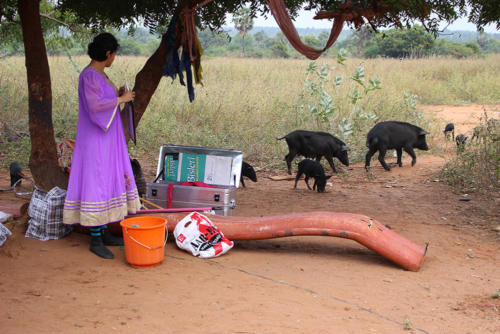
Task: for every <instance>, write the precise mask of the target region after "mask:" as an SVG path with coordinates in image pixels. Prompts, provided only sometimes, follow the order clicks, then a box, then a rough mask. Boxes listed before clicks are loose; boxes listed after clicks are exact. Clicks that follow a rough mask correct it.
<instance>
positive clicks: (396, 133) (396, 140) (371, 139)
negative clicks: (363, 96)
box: [365, 121, 429, 171]
mask: <svg viewBox="0 0 500 334" xmlns="http://www.w3.org/2000/svg"><path fill="white" fill-rule="evenodd" d="M427 133H428V132H427V131H425V130H422V129H421V128H419V127H418V126H416V125H413V124H410V123H406V122H397V121H388V122H380V123H378V124H376V125H375V126H374V127H373V128H372V129H371V130H370V132H368V135H367V140H366V147H368V152H367V153H366V160H365V169H366V170H367V171H368V169H369V167H370V159H371V157H372V156H373V155H374V154H375V152H377V151H379V155H378V160H379V161H380V163H381V164H382V166H383V167H384V168H385V169H386V170H391V168H390V167H389V166H388V165H387V164H386V163H385V159H384V157H385V152H386V151H387V150H388V149H395V150H396V152H397V155H398V165H399V167H402V166H403V163H402V162H401V155H402V150H404V151H405V152H406V153H408V154H409V155H410V156H411V157H412V160H411V165H412V166H414V165H415V163H416V162H417V157H416V155H415V152H414V151H413V149H414V148H418V149H420V150H424V151H427V150H428V149H429V147H428V146H427V143H426V141H425V135H426V134H427Z"/></svg>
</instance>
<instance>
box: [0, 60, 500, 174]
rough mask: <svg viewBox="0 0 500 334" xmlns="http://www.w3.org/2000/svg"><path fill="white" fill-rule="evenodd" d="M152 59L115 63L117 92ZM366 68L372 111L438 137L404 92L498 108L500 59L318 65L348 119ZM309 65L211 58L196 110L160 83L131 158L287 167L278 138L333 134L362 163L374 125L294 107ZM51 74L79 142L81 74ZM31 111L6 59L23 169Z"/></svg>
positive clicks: (12, 124) (5, 82)
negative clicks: (356, 75) (189, 154)
mask: <svg viewBox="0 0 500 334" xmlns="http://www.w3.org/2000/svg"><path fill="white" fill-rule="evenodd" d="M73 61H74V62H75V64H76V68H80V69H81V68H83V67H84V66H85V65H86V64H87V63H88V58H87V57H76V58H74V59H73ZM145 61H146V58H140V57H138V58H135V57H117V59H116V61H115V63H114V64H113V66H112V67H111V68H110V69H109V70H108V74H109V76H110V77H111V79H112V80H113V81H114V82H115V84H117V85H122V84H123V83H124V81H125V79H127V80H128V82H129V83H133V82H134V78H135V74H136V73H137V72H138V71H139V70H140V69H141V68H142V66H143V64H144V62H145ZM361 61H364V66H365V72H366V76H367V78H372V77H374V76H377V77H378V78H379V79H380V81H381V86H382V89H381V90H376V91H374V92H371V93H370V94H369V96H367V98H366V99H365V100H364V101H363V106H364V108H365V110H367V111H371V112H374V113H375V114H376V115H377V117H378V120H389V119H394V120H403V121H409V122H412V123H415V124H418V125H420V126H422V127H424V128H425V129H426V130H428V131H429V130H431V131H435V132H436V135H437V136H438V135H441V132H440V131H437V130H436V129H437V126H436V125H435V124H434V125H433V124H432V122H430V121H429V119H423V118H422V117H421V115H420V113H419V112H418V111H416V110H414V109H413V108H412V107H411V106H410V105H409V103H408V100H407V99H406V100H405V98H404V96H403V93H404V92H407V93H408V94H416V95H417V96H418V102H419V103H423V104H456V103H464V102H475V103H485V104H488V103H498V102H500V56H499V55H493V56H488V57H486V58H474V59H465V60H457V59H447V58H428V59H405V60H403V61H400V60H394V59H373V60H359V59H348V60H347V61H346V65H345V66H341V65H338V64H336V63H334V60H331V59H325V60H319V61H318V63H320V64H321V63H324V62H329V63H330V64H331V65H335V66H336V68H335V70H334V71H333V73H332V74H333V75H340V76H342V77H343V84H342V85H341V86H339V87H338V88H334V87H333V85H332V86H329V87H327V88H325V90H326V91H327V92H328V93H329V94H330V95H331V96H332V97H333V99H334V101H335V103H336V104H337V105H339V106H340V112H339V116H349V115H350V113H351V110H352V106H351V105H350V102H349V101H350V100H349V97H348V96H349V95H350V94H351V93H352V90H353V89H354V88H355V87H356V85H357V84H356V83H355V82H353V81H352V80H349V77H350V76H351V75H352V73H353V70H354V69H355V68H356V67H357V66H358V65H359V63H360V62H361ZM308 64H309V61H307V60H296V59H295V60H293V59H292V60H291V59H288V60H284V59H235V58H204V59H202V66H203V77H204V79H203V86H200V85H196V86H195V94H196V99H195V101H194V102H193V103H189V100H188V96H187V90H186V88H185V87H183V86H181V85H180V84H179V82H178V80H176V81H174V82H172V80H171V79H169V78H164V79H162V81H161V83H160V85H159V87H158V89H157V90H156V93H155V94H154V96H153V98H152V99H151V102H150V104H149V106H148V109H147V111H146V113H145V114H144V116H143V118H142V120H141V122H140V124H139V127H138V129H137V138H138V144H137V147H134V148H132V150H131V153H132V155H134V156H138V157H140V158H141V157H142V158H147V159H145V160H149V161H154V159H156V156H157V152H158V147H159V145H161V144H180V145H202V146H211V147H223V148H236V149H240V150H242V151H243V152H244V154H245V159H247V160H249V161H252V162H254V163H256V164H258V165H261V166H268V167H279V168H283V167H284V164H283V162H282V160H283V157H284V155H285V154H286V152H287V147H286V144H285V143H284V142H277V141H276V137H282V136H283V135H285V134H287V133H288V132H290V131H292V130H295V129H297V128H302V129H309V130H319V129H321V130H327V131H329V132H331V133H332V134H334V135H336V136H339V137H341V138H344V139H345V141H346V142H347V144H348V145H349V146H350V148H351V152H350V157H351V160H359V159H360V158H361V157H362V156H363V155H364V153H365V147H364V143H365V139H366V132H367V131H368V130H369V128H371V127H372V126H373V121H360V122H359V123H360V124H358V130H357V131H356V132H355V133H353V135H351V136H343V134H342V133H339V131H338V127H337V125H338V124H337V120H338V119H339V118H338V117H332V120H331V121H330V122H328V123H318V122H316V121H314V120H313V119H311V118H309V119H307V120H305V117H304V115H303V114H301V113H303V112H301V111H300V110H299V108H298V107H297V104H298V103H299V102H300V101H299V95H300V93H301V92H303V90H304V86H303V82H304V79H305V77H306V74H305V71H306V68H307V66H308ZM50 68H51V76H52V89H53V92H52V93H53V121H54V129H55V133H56V136H58V137H69V138H72V137H74V135H75V131H76V123H77V119H78V95H77V89H78V87H77V86H78V75H79V73H78V71H77V70H76V68H75V66H74V63H71V62H70V61H69V60H68V58H65V57H51V58H50ZM27 110H28V106H27V84H26V72H25V67H24V59H23V58H3V59H0V114H1V118H0V122H1V123H2V124H3V125H2V124H0V126H2V127H3V128H1V127H0V132H2V136H0V140H1V142H0V151H2V152H4V153H5V154H7V159H4V163H7V162H9V161H11V160H12V159H14V158H15V159H17V160H21V161H22V162H23V163H24V164H25V163H26V161H27V159H28V156H29V152H26V151H27V150H26V149H24V150H22V152H19V151H15V150H13V145H17V144H15V143H17V141H14V142H7V141H6V140H5V138H6V136H7V135H9V134H12V133H14V132H16V131H17V132H18V131H24V132H27V131H28V115H27ZM6 127H7V128H6ZM24 147H25V148H26V147H29V146H28V145H24ZM153 164H154V163H153Z"/></svg>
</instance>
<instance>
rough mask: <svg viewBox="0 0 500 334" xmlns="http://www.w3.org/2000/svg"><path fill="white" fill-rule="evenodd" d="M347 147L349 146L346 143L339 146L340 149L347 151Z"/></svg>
mask: <svg viewBox="0 0 500 334" xmlns="http://www.w3.org/2000/svg"><path fill="white" fill-rule="evenodd" d="M348 149H349V146H347V145H342V147H341V148H340V150H341V151H347V150H348Z"/></svg>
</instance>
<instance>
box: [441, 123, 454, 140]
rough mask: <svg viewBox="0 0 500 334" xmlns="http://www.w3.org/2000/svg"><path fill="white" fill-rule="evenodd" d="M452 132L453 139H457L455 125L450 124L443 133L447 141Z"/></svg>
mask: <svg viewBox="0 0 500 334" xmlns="http://www.w3.org/2000/svg"><path fill="white" fill-rule="evenodd" d="M450 132H451V138H452V139H453V138H454V137H455V125H454V124H453V123H448V124H446V126H445V127H444V131H443V133H444V138H445V139H448V137H449V134H450Z"/></svg>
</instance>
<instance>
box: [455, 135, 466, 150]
mask: <svg viewBox="0 0 500 334" xmlns="http://www.w3.org/2000/svg"><path fill="white" fill-rule="evenodd" d="M466 141H467V136H466V135H464V134H459V135H458V136H457V137H456V138H455V143H457V154H458V153H460V152H463V151H464V149H465V142H466Z"/></svg>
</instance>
